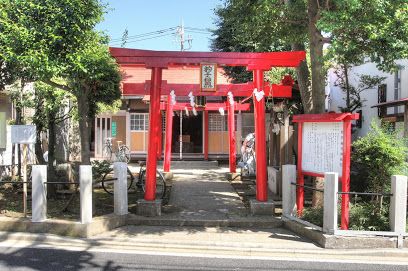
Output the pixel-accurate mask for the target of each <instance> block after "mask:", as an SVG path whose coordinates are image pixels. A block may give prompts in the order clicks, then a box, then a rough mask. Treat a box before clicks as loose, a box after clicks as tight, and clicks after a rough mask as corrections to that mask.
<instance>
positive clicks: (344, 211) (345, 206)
mask: <svg viewBox="0 0 408 271" xmlns="http://www.w3.org/2000/svg"><path fill="white" fill-rule="evenodd" d="M343 138H344V144H343V169H342V170H343V172H342V178H341V179H342V181H341V190H342V191H343V192H350V158H351V154H350V150H351V121H350V120H347V121H345V122H344V123H343ZM349 204H350V195H348V194H342V195H341V229H342V230H347V229H348V226H349Z"/></svg>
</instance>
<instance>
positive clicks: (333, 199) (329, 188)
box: [323, 172, 339, 234]
mask: <svg viewBox="0 0 408 271" xmlns="http://www.w3.org/2000/svg"><path fill="white" fill-rule="evenodd" d="M338 180H339V175H338V173H335V172H326V173H325V174H324V208H323V231H324V232H325V233H331V234H333V233H334V232H335V231H336V230H337V198H338V196H337V192H338V189H339V181H338Z"/></svg>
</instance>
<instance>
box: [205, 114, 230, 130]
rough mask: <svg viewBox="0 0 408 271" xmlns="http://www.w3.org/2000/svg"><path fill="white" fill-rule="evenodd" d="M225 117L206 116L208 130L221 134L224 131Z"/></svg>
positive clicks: (216, 115) (217, 115) (218, 115)
mask: <svg viewBox="0 0 408 271" xmlns="http://www.w3.org/2000/svg"><path fill="white" fill-rule="evenodd" d="M225 128H226V127H225V116H222V115H220V114H208V130H209V131H211V132H222V131H226V129H225Z"/></svg>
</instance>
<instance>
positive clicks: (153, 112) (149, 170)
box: [144, 68, 162, 201]
mask: <svg viewBox="0 0 408 271" xmlns="http://www.w3.org/2000/svg"><path fill="white" fill-rule="evenodd" d="M161 79H162V69H161V68H153V69H152V82H153V83H152V86H151V88H150V98H151V99H150V108H149V143H148V152H147V165H146V191H145V195H144V199H145V200H148V201H153V200H155V198H156V169H157V160H156V158H157V157H156V155H157V144H155V143H157V141H158V138H157V137H158V132H159V125H158V123H157V122H158V120H159V117H158V113H157V112H160V83H161Z"/></svg>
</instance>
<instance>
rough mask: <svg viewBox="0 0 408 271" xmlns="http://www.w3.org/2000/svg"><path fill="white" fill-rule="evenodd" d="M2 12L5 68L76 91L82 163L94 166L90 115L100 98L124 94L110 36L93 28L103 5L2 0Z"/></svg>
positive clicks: (94, 0) (90, 0) (95, 0)
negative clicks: (90, 144) (14, 68)
mask: <svg viewBox="0 0 408 271" xmlns="http://www.w3.org/2000/svg"><path fill="white" fill-rule="evenodd" d="M0 10H1V12H0V30H1V31H0V59H2V61H4V63H5V64H3V65H2V66H1V67H0V68H2V69H3V71H4V73H5V74H10V68H11V67H18V69H16V73H15V75H16V76H17V78H23V79H24V81H37V82H38V81H41V82H44V83H46V84H48V85H50V86H52V87H56V88H59V89H62V90H65V91H68V92H71V93H73V94H74V95H75V97H76V98H77V102H78V109H79V110H80V111H81V114H80V116H81V117H80V119H79V121H80V126H81V146H82V148H83V150H82V162H83V163H85V164H89V132H88V129H89V118H90V117H92V116H94V114H95V108H96V103H97V102H105V103H110V102H112V101H114V100H115V99H118V97H119V96H120V91H119V81H120V79H118V78H120V73H119V69H118V67H117V66H116V64H115V63H114V61H113V59H112V58H111V57H110V54H109V51H108V48H107V46H106V45H105V44H106V39H105V38H104V37H102V35H101V34H100V33H97V32H96V31H95V30H94V27H95V25H96V24H97V23H98V22H100V21H101V19H102V14H103V12H104V5H102V4H101V3H100V1H99V0H26V1H14V0H2V1H0ZM3 71H2V72H3ZM61 78H63V79H64V80H63V81H65V82H66V84H61V83H60V82H59V81H60V79H61ZM115 84H116V85H115ZM82 113H84V114H82Z"/></svg>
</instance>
